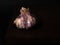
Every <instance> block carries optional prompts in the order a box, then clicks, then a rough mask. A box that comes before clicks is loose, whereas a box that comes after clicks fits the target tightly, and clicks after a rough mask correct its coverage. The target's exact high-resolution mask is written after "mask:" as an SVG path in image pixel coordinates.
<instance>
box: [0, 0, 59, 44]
mask: <svg viewBox="0 0 60 45" xmlns="http://www.w3.org/2000/svg"><path fill="white" fill-rule="evenodd" d="M22 6H24V7H29V8H30V11H31V13H33V14H34V16H35V17H36V19H37V22H38V24H37V25H35V26H34V27H33V28H31V29H29V31H21V30H18V29H16V28H15V27H14V26H13V24H12V22H13V20H14V19H15V18H16V16H18V15H19V9H20V8H21V7H22ZM59 10H60V8H59V3H57V1H56V0H40V1H39V0H1V1H0V13H1V14H0V18H1V21H0V22H1V23H0V28H1V30H0V34H1V35H0V39H1V44H3V43H6V44H11V43H26V42H28V43H33V42H35V43H50V42H52V43H56V42H60V41H59V38H60V23H59V22H60V15H59V14H60V11H59ZM30 30H33V31H30Z"/></svg>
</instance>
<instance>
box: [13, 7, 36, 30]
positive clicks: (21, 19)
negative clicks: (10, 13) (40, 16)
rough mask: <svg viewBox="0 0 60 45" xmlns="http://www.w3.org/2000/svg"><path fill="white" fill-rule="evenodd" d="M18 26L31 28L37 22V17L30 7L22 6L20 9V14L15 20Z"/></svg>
mask: <svg viewBox="0 0 60 45" xmlns="http://www.w3.org/2000/svg"><path fill="white" fill-rule="evenodd" d="M13 23H14V24H15V25H16V27H17V28H20V29H23V28H25V29H29V28H30V27H32V26H33V25H34V24H35V23H36V19H35V18H34V17H32V16H31V13H30V12H29V8H24V7H22V8H21V9H20V15H19V16H18V17H17V18H16V19H15V20H14V22H13Z"/></svg>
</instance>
